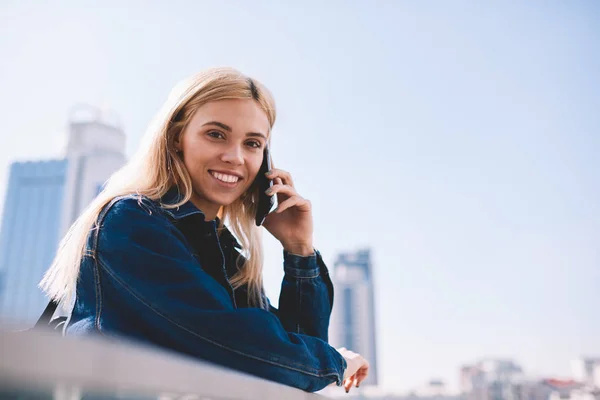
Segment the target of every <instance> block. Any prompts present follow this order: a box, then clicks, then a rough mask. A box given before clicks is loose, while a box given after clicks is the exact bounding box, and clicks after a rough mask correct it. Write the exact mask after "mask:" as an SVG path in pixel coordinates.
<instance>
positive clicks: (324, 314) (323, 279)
mask: <svg viewBox="0 0 600 400" xmlns="http://www.w3.org/2000/svg"><path fill="white" fill-rule="evenodd" d="M283 260H284V263H283V268H284V271H285V275H284V277H283V282H282V283H281V294H280V295H279V309H278V310H276V309H274V308H273V309H272V311H273V312H274V313H276V314H277V316H278V317H279V319H280V320H281V323H282V324H283V326H284V327H285V329H286V330H287V331H288V332H296V333H302V334H306V335H310V336H314V337H317V338H319V339H322V340H324V341H327V340H328V334H327V331H328V328H329V318H330V315H331V308H332V306H333V285H332V283H331V279H330V277H329V272H328V270H327V267H326V266H325V263H324V262H323V259H322V258H321V254H320V253H319V252H318V251H315V254H314V255H312V256H308V257H300V256H298V255H295V254H291V253H288V252H286V251H284V254H283Z"/></svg>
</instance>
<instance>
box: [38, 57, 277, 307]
mask: <svg viewBox="0 0 600 400" xmlns="http://www.w3.org/2000/svg"><path fill="white" fill-rule="evenodd" d="M224 99H254V100H255V101H257V103H258V104H259V105H260V107H261V108H262V109H263V110H264V112H265V113H266V115H267V118H268V120H269V124H270V126H271V128H272V127H273V124H274V123H275V116H276V113H275V102H274V100H273V97H272V96H271V94H270V93H269V91H268V90H267V89H266V88H265V87H264V86H263V85H262V84H260V83H259V82H257V81H255V80H252V79H250V78H248V77H246V76H244V75H243V74H241V73H240V72H239V71H237V70H235V69H232V68H212V69H208V70H205V71H202V72H200V73H198V74H196V75H194V76H192V77H191V78H189V79H187V80H184V81H182V82H181V83H179V84H178V85H177V86H175V88H174V89H173V90H172V91H171V93H170V95H169V97H168V99H167V101H166V103H165V104H164V105H163V107H162V108H161V110H160V111H159V112H158V114H157V115H156V116H155V118H154V119H153V121H152V122H151V124H150V126H149V127H148V130H147V132H146V135H145V136H144V139H143V141H142V145H141V147H140V149H139V150H138V152H137V153H136V154H135V156H134V157H133V158H132V159H131V160H130V161H129V162H128V163H127V164H126V165H125V166H123V167H122V168H121V169H120V170H118V171H117V172H115V173H114V174H113V175H112V176H111V178H110V179H109V180H108V182H107V184H106V186H105V188H104V190H103V191H102V192H101V193H100V194H99V195H98V196H97V197H96V198H95V199H94V200H93V201H92V202H91V204H90V205H89V206H88V207H87V208H86V209H85V210H84V212H83V213H82V214H81V215H80V216H79V218H78V219H77V220H76V221H75V222H74V223H73V225H72V226H71V227H70V229H69V231H68V232H67V233H66V235H65V236H64V238H63V239H62V241H61V243H60V245H59V248H58V251H57V254H56V257H55V258H54V261H53V262H52V265H51V266H50V268H49V269H48V271H47V272H46V274H45V275H44V277H43V279H42V281H41V282H40V287H41V288H42V289H43V290H44V291H45V292H46V293H47V294H48V295H49V296H50V297H51V298H52V299H54V300H56V301H60V302H63V303H66V304H71V301H73V299H74V295H75V290H76V286H77V279H78V276H79V268H80V265H81V262H82V260H83V257H84V256H94V255H93V254H87V253H86V252H85V249H86V242H87V238H88V235H89V232H90V230H91V229H97V228H98V227H97V226H96V220H97V218H98V215H99V213H100V211H101V210H102V209H103V208H104V207H105V206H106V205H107V204H108V203H109V202H110V201H111V200H113V199H114V198H115V197H118V196H122V195H128V194H138V195H141V196H146V197H148V198H150V199H152V200H159V199H160V198H161V197H162V196H163V195H164V194H165V193H166V192H167V191H168V190H169V189H170V188H171V187H173V186H174V185H177V186H178V187H179V191H180V192H181V194H182V200H181V201H180V202H179V203H177V204H170V205H163V206H164V207H165V208H175V207H178V206H180V205H182V204H184V203H186V202H187V201H189V200H190V198H191V197H192V193H193V188H192V180H191V178H190V175H189V173H188V171H187V170H186V168H185V166H184V164H183V160H182V159H181V158H180V157H179V156H178V154H177V151H176V149H175V145H174V144H175V139H176V138H177V137H178V135H180V134H181V132H183V130H184V129H185V127H186V126H187V124H188V122H189V121H190V120H191V118H192V116H193V115H194V113H195V111H196V110H197V109H198V107H200V106H202V105H203V104H206V103H208V102H211V101H217V100H224ZM269 139H270V136H269ZM256 199H257V188H256V187H254V185H253V186H252V187H251V188H250V189H249V190H248V191H246V193H244V194H243V195H242V196H241V197H240V198H238V199H237V200H235V201H234V202H233V203H232V204H230V205H228V206H224V207H222V208H221V211H220V213H219V216H220V217H221V224H222V223H223V221H224V220H227V222H228V225H229V227H230V228H231V230H232V231H233V234H234V235H235V236H236V237H237V238H238V240H239V241H240V242H241V246H242V248H243V249H244V251H243V253H244V254H243V255H245V256H246V258H247V259H246V260H245V262H244V267H243V268H240V269H239V271H238V272H237V273H236V274H235V275H234V276H233V277H232V278H231V284H232V286H233V287H234V288H238V287H240V286H243V285H247V286H248V299H249V301H250V304H251V305H254V306H258V307H265V304H264V300H263V280H262V264H263V250H262V239H261V231H260V227H257V226H256V225H255V223H254V213H255V210H256ZM221 228H222V226H221ZM241 260H243V259H241V258H239V259H238V261H241Z"/></svg>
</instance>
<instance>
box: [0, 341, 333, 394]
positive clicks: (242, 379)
mask: <svg viewBox="0 0 600 400" xmlns="http://www.w3.org/2000/svg"><path fill="white" fill-rule="evenodd" d="M7 391H9V392H14V391H18V392H26V393H38V394H40V393H43V394H44V395H43V396H42V395H40V396H39V397H35V396H34V397H26V398H28V399H29V398H47V399H55V400H75V399H79V398H81V396H82V394H86V396H84V398H85V399H87V398H93V399H98V398H102V399H109V398H110V399H160V400H167V399H180V400H183V399H185V400H192V399H198V400H200V399H215V400H217V399H249V400H252V399H256V400H259V399H261V400H262V399H290V400H308V399H311V400H313V399H325V397H323V396H320V395H318V394H311V393H306V392H303V391H301V390H298V389H294V388H291V387H288V386H285V385H281V384H278V383H274V382H270V381H267V380H264V379H260V378H257V377H254V376H251V375H247V374H244V373H241V372H237V371H233V370H230V369H227V368H224V367H221V366H217V365H214V364H210V363H207V362H201V361H198V360H195V359H192V358H190V357H186V356H185V355H180V354H178V353H174V352H170V351H167V350H161V349H158V348H154V347H145V346H142V345H139V344H133V343H125V342H121V341H113V340H109V339H104V338H72V337H62V336H60V334H58V333H57V332H54V331H52V332H45V331H27V332H0V398H1V397H2V393H1V392H7ZM89 393H91V394H92V395H90V396H89V397H88V394H89Z"/></svg>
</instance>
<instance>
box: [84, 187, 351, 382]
mask: <svg viewBox="0 0 600 400" xmlns="http://www.w3.org/2000/svg"><path fill="white" fill-rule="evenodd" d="M144 201H147V200H144ZM148 206H149V207H146V205H145V204H142V203H140V202H138V201H137V200H136V199H131V198H130V199H124V200H119V201H118V202H116V203H115V204H114V205H113V206H112V207H111V208H110V209H109V210H108V211H107V212H106V214H105V216H104V218H103V219H102V221H101V225H100V229H99V230H97V231H96V232H97V238H96V240H95V258H96V260H97V268H98V271H99V276H98V280H99V281H100V283H99V285H98V283H97V286H98V287H99V289H98V290H100V291H103V293H100V295H99V296H97V297H98V298H99V299H100V300H99V302H100V304H97V306H96V309H97V310H98V311H97V312H98V314H99V315H97V316H96V320H97V321H100V322H99V326H98V328H99V329H100V330H103V329H106V330H108V329H109V328H108V327H109V326H111V327H112V328H110V329H113V330H115V331H117V332H115V333H125V334H131V336H142V337H143V338H145V339H147V340H150V341H151V342H154V343H157V344H160V345H163V346H166V347H170V348H173V349H175V350H177V351H180V352H184V353H187V354H189V355H192V356H194V357H197V358H200V359H203V360H207V361H210V362H215V363H218V364H222V365H225V366H227V367H230V368H234V369H238V370H241V371H244V372H247V373H250V374H253V375H257V376H260V377H263V378H266V379H269V380H273V381H276V382H279V383H282V384H286V385H289V386H293V387H297V388H299V389H302V390H306V391H317V390H320V389H322V388H324V387H325V386H327V385H329V384H331V383H332V382H336V383H337V384H338V385H341V382H342V379H343V373H344V370H345V368H346V362H345V360H344V359H343V357H342V356H341V355H340V354H339V353H338V352H337V351H336V350H335V349H333V348H332V347H331V346H329V345H328V344H327V343H326V342H325V341H323V340H321V339H319V338H317V337H313V336H309V335H303V334H298V333H290V332H286V329H285V328H284V327H283V326H282V324H281V322H280V321H279V319H278V318H277V317H276V316H275V315H274V314H272V313H270V312H268V311H266V310H263V309H259V308H240V309H236V308H234V306H233V304H232V301H231V298H230V297H229V295H228V293H227V292H226V290H225V289H224V288H223V286H221V285H220V284H219V283H217V282H216V281H215V280H214V279H213V278H212V277H211V276H210V275H208V274H207V273H205V272H204V271H203V270H202V267H201V265H200V264H199V263H198V261H197V260H196V258H195V257H194V256H193V255H192V254H191V253H190V252H189V250H188V249H187V247H186V245H185V238H184V237H183V236H182V235H181V234H180V232H179V231H178V230H177V229H176V228H175V227H174V226H173V225H172V224H171V223H170V222H169V221H168V220H167V219H166V218H165V217H163V215H162V214H160V213H159V212H156V210H152V209H151V207H150V206H152V204H148ZM132 321H134V322H135V323H132ZM109 322H110V323H109Z"/></svg>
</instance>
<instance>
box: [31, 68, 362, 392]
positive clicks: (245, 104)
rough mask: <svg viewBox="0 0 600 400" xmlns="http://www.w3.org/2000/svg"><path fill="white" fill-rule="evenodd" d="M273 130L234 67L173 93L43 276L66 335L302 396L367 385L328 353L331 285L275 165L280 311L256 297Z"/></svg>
mask: <svg viewBox="0 0 600 400" xmlns="http://www.w3.org/2000/svg"><path fill="white" fill-rule="evenodd" d="M274 122H275V105H274V101H273V99H272V97H271V95H270V93H269V92H268V91H267V89H266V88H265V87H263V86H262V85H261V84H260V83H258V82H257V81H254V80H252V79H250V78H247V77H245V76H243V75H242V74H241V73H239V72H238V71H235V70H233V69H211V70H208V71H204V72H202V73H199V74H197V75H196V76H194V77H192V78H191V79H189V80H187V81H184V82H183V83H181V84H180V85H178V86H177V87H176V88H175V89H174V90H173V92H172V93H171V95H170V96H169V98H168V100H167V102H166V104H165V105H164V107H163V108H162V109H161V111H160V112H159V114H158V116H157V117H156V118H155V120H154V121H153V123H152V124H151V126H150V128H149V130H148V132H147V135H146V137H145V142H144V143H143V145H142V147H141V149H140V150H139V152H138V153H137V154H136V156H135V157H134V158H133V159H132V160H131V162H129V163H128V164H127V165H126V166H124V167H123V168H122V169H121V170H119V171H118V172H117V173H115V174H114V175H113V176H112V177H111V179H110V180H109V182H108V183H107V185H106V187H105V189H104V190H103V191H102V193H101V194H100V195H99V196H98V197H97V198H96V199H95V200H94V201H93V202H92V204H91V205H90V206H89V207H88V208H87V209H86V211H85V212H84V213H83V214H82V215H81V216H80V218H79V219H78V220H77V221H76V222H75V223H74V224H73V226H72V227H71V229H70V230H69V232H68V233H67V235H66V237H65V238H64V239H63V241H62V242H61V246H60V248H59V251H58V253H57V256H56V258H55V260H54V262H53V264H52V266H51V267H50V269H49V270H48V272H47V273H46V275H45V276H44V279H43V281H42V283H41V286H42V288H43V289H44V290H45V291H46V292H47V293H48V294H49V295H50V296H51V297H52V298H53V299H55V300H60V301H62V302H63V303H66V304H70V303H69V302H70V301H71V302H72V313H71V316H70V319H69V322H68V325H67V327H66V330H65V331H66V334H68V335H82V334H91V333H100V334H104V335H109V336H127V337H129V338H134V339H137V340H142V341H145V342H150V343H153V344H156V345H160V346H163V347H167V348H171V349H174V350H176V351H180V352H183V353H186V354H189V355H192V356H195V357H198V358H201V359H204V360H208V361H212V362H216V363H219V364H222V365H225V366H228V367H231V368H236V369H239V370H241V371H245V372H248V373H251V374H255V375H258V376H261V377H263V378H266V379H270V380H273V381H277V382H280V383H283V384H287V385H290V386H294V387H297V388H300V389H303V390H306V391H317V390H320V389H322V388H324V387H325V386H327V385H329V384H331V383H336V384H337V385H338V386H340V385H342V384H343V385H344V387H345V389H346V391H348V390H349V389H350V387H351V385H356V386H358V385H359V384H360V382H361V381H362V380H364V379H365V378H366V376H367V373H368V363H367V362H366V361H365V360H364V359H363V358H362V357H361V356H359V355H357V354H355V353H352V352H351V351H348V350H346V349H339V350H337V351H336V350H335V349H333V348H332V347H331V346H329V345H328V344H327V329H328V325H329V316H330V312H331V307H332V301H333V287H332V284H331V280H330V278H329V274H328V271H327V268H326V266H325V264H324V263H323V260H322V258H321V256H320V254H319V253H318V252H316V251H315V250H314V249H313V243H312V238H313V224H312V214H311V205H310V203H309V202H308V200H305V199H303V198H302V197H300V195H298V193H297V192H296V190H295V189H294V183H293V181H292V178H291V176H290V174H289V173H287V172H285V171H282V170H278V169H273V170H272V171H270V172H269V173H268V175H267V176H268V178H269V179H271V180H273V182H274V185H273V187H272V188H270V189H269V192H268V193H267V194H269V195H277V198H278V204H279V205H278V208H277V209H276V210H275V211H273V212H272V213H271V214H269V215H268V216H267V218H266V220H265V222H264V227H265V228H266V229H267V230H268V231H269V232H270V233H271V234H272V235H273V236H274V237H275V238H277V239H278V240H279V241H280V242H281V244H282V246H283V249H284V270H285V277H284V279H283V283H282V288H281V295H280V299H279V309H275V308H274V307H272V306H271V305H270V303H269V301H268V299H267V298H266V296H265V295H264V290H263V281H262V262H263V254H262V243H261V236H260V234H261V232H260V227H257V226H256V225H255V223H254V220H255V219H254V218H255V212H256V203H257V198H258V195H259V194H258V185H257V184H256V177H257V175H258V172H259V168H260V166H261V163H262V161H263V154H264V149H265V147H266V146H267V145H268V143H269V140H270V134H271V129H272V127H273V124H274ZM224 221H227V224H228V226H229V227H230V228H231V229H232V231H233V234H232V233H231V232H230V231H229V230H228V229H227V228H226V227H225V225H224ZM234 235H235V236H234ZM236 238H237V240H236ZM238 240H239V241H240V242H241V244H240V243H238ZM242 253H243V255H242Z"/></svg>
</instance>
